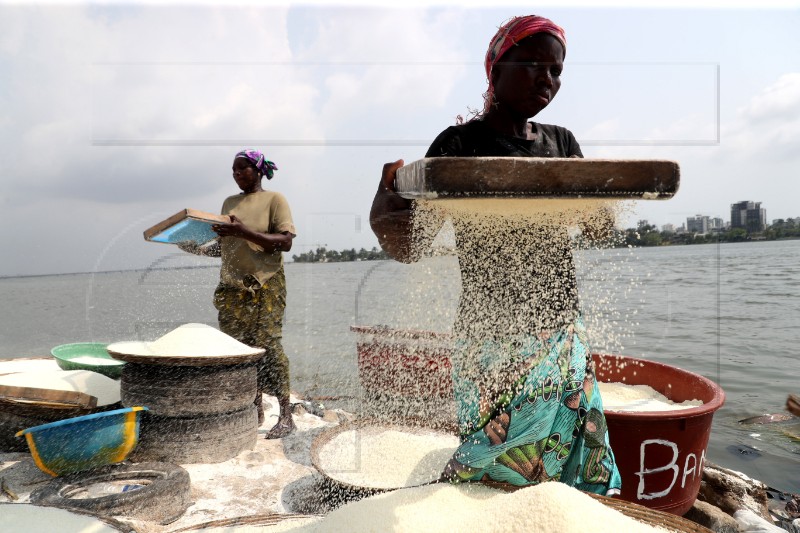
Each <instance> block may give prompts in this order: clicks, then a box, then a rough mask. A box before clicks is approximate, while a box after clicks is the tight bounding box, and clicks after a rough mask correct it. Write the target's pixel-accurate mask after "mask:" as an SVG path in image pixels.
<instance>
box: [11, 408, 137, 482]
mask: <svg viewBox="0 0 800 533" xmlns="http://www.w3.org/2000/svg"><path fill="white" fill-rule="evenodd" d="M146 410H148V409H147V407H126V408H125V409H116V410H114V411H105V412H102V413H94V414H91V415H84V416H78V417H75V418H67V419H65V420H59V421H57V422H50V423H49V424H42V425H41V426H34V427H32V428H28V429H23V430H22V431H20V432H18V433H17V437H22V436H24V437H25V440H26V441H27V442H28V448H30V450H31V455H32V456H33V460H34V462H35V463H36V466H38V467H39V469H41V470H42V471H43V472H46V473H48V474H50V475H51V476H62V475H65V474H71V473H73V472H80V471H81V470H88V469H90V468H97V467H99V466H104V465H109V464H113V463H119V462H120V461H124V460H125V458H127V457H128V455H129V454H130V453H131V451H132V450H133V448H134V447H135V446H136V443H137V442H138V441H139V413H141V412H142V411H146Z"/></svg>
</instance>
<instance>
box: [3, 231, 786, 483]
mask: <svg viewBox="0 0 800 533" xmlns="http://www.w3.org/2000/svg"><path fill="white" fill-rule="evenodd" d="M217 261H218V260H213V259H206V258H197V257H194V256H189V255H188V254H182V253H179V252H176V251H175V249H174V248H172V247H169V246H165V247H164V255H163V257H162V258H160V259H159V261H157V262H156V263H155V264H153V266H152V268H149V269H145V270H136V271H124V272H99V271H98V272H94V273H85V274H66V275H54V276H36V277H18V278H4V279H0V299H2V302H3V305H2V309H0V324H2V326H1V327H0V359H10V358H19V357H42V356H47V355H48V354H49V352H50V349H51V348H52V347H53V346H56V345H58V344H62V343H69V342H116V341H123V340H155V339H156V338H158V337H159V336H161V335H163V334H164V333H166V332H168V331H170V330H172V329H174V328H175V327H177V326H179V325H181V324H185V323H188V322H202V323H206V324H210V325H214V326H216V312H215V310H214V308H213V306H212V305H211V293H212V291H213V289H214V287H215V285H216V282H217V278H218V272H219V270H218V262H217ZM577 262H578V268H579V283H580V294H581V301H582V307H583V310H584V314H585V317H586V322H587V326H588V327H589V333H590V339H591V341H592V344H593V349H594V351H597V352H605V353H620V354H623V355H628V356H633V357H642V358H645V359H651V360H654V361H661V362H664V363H667V364H670V365H673V366H678V367H681V368H684V369H686V370H689V371H692V372H695V373H698V374H701V375H703V376H705V377H708V378H710V379H711V380H713V381H715V382H717V383H719V384H720V385H721V386H722V388H723V389H724V390H725V393H726V395H727V400H726V404H725V406H724V407H723V408H722V409H720V410H719V411H718V412H717V413H716V414H715V416H714V425H713V428H712V434H711V442H710V444H709V450H708V459H709V460H711V461H713V462H715V463H717V464H720V465H722V466H725V467H728V468H732V469H734V470H738V471H741V472H744V473H746V474H748V475H749V476H751V477H754V478H756V479H759V480H761V481H764V482H765V483H767V484H768V485H770V486H773V487H775V488H777V489H781V490H785V491H790V492H794V493H798V492H800V440H798V439H799V438H800V423H798V422H783V423H774V424H767V425H753V424H746V425H743V424H739V420H742V419H746V418H749V417H753V416H757V415H762V414H767V413H784V412H785V411H784V405H785V403H786V398H787V395H788V394H789V393H800V361H798V348H799V347H800V327H798V317H800V241H779V242H752V243H738V244H719V245H717V244H709V245H697V246H675V247H660V248H642V249H635V250H629V249H613V250H603V251H596V250H593V251H583V252H580V253H579V254H578V256H577ZM98 269H102V264H100V265H98ZM286 275H287V283H288V286H289V295H288V305H287V313H286V320H285V325H284V347H285V349H286V352H287V355H288V356H289V359H290V361H291V372H292V388H293V389H294V390H296V391H298V392H301V393H305V394H309V395H314V396H332V395H339V396H343V397H347V398H351V400H350V402H351V404H350V405H349V406H345V407H350V408H357V405H355V406H354V405H353V403H352V402H358V401H359V400H358V398H359V389H358V377H357V353H356V334H355V333H353V332H351V331H350V326H352V325H388V326H391V327H399V328H417V329H425V330H434V331H447V330H448V329H449V326H450V324H451V323H452V320H453V317H454V313H455V308H456V305H457V299H458V293H459V278H458V265H457V260H456V259H455V258H454V257H447V256H444V257H433V258H428V259H425V260H423V261H422V262H420V263H418V264H415V265H403V264H400V263H396V262H393V261H371V262H354V263H326V264H296V263H289V264H287V265H286ZM617 453H621V452H620V451H617Z"/></svg>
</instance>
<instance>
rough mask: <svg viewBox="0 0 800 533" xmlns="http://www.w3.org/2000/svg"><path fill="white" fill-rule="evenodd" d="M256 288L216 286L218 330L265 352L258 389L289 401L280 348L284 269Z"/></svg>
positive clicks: (285, 360) (285, 365) (286, 371)
mask: <svg viewBox="0 0 800 533" xmlns="http://www.w3.org/2000/svg"><path fill="white" fill-rule="evenodd" d="M253 281H255V280H253ZM253 285H254V287H253V288H250V289H243V288H239V287H231V286H229V285H223V284H222V283H220V284H219V285H218V286H217V288H216V290H215V291H214V307H216V309H217V311H218V312H219V314H218V320H219V329H220V330H222V331H223V332H224V333H227V334H228V335H230V336H231V337H233V338H235V339H236V340H238V341H239V342H243V343H244V344H247V345H248V346H253V347H256V348H264V350H265V352H264V357H262V358H261V359H260V360H259V363H258V388H259V390H260V391H262V392H265V393H267V394H269V395H270V396H275V397H278V398H288V397H289V359H288V358H287V357H286V354H285V353H284V351H283V345H282V344H281V337H282V335H283V331H282V330H283V316H284V311H285V309H286V277H285V276H284V273H283V269H280V270H279V271H278V272H276V273H275V275H274V276H272V277H271V278H270V279H268V280H267V281H266V283H264V285H263V286H261V287H258V284H257V282H254V283H253Z"/></svg>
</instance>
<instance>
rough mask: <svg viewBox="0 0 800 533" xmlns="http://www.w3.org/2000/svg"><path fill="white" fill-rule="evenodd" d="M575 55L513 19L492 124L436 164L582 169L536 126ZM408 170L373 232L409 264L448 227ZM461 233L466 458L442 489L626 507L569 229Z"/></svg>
mask: <svg viewBox="0 0 800 533" xmlns="http://www.w3.org/2000/svg"><path fill="white" fill-rule="evenodd" d="M565 54H566V39H565V37H564V31H563V30H562V29H561V28H560V27H559V26H557V25H556V24H554V23H553V22H552V21H550V20H548V19H546V18H544V17H538V16H525V17H516V18H513V19H511V20H510V21H509V22H507V23H506V24H505V25H503V26H502V27H501V28H500V29H499V31H498V32H497V34H496V35H495V36H494V38H493V39H492V40H491V42H490V45H489V49H488V51H487V53H486V58H485V68H486V74H487V77H488V80H489V89H488V91H487V92H486V94H485V95H484V98H485V106H484V108H483V111H482V112H481V113H479V114H478V115H477V116H476V117H475V118H473V119H471V120H470V121H468V122H466V123H464V124H459V125H456V126H451V127H449V128H447V129H445V130H444V131H443V132H442V133H441V134H440V135H439V136H438V137H437V138H436V139H435V140H434V142H433V144H432V145H431V146H430V148H429V149H428V152H427V154H426V157H490V156H491V157H498V156H499V157H504V156H505V157H583V155H582V153H581V150H580V146H579V145H578V142H577V141H576V140H575V137H574V136H573V135H572V133H571V132H570V131H569V130H567V129H565V128H562V127H559V126H553V125H548V124H539V123H536V122H529V121H528V119H529V118H530V117H533V116H535V115H536V114H537V113H539V112H540V111H541V110H542V109H544V108H545V107H546V106H547V105H548V104H549V103H550V101H551V100H552V99H553V97H555V95H556V93H557V92H558V90H559V87H560V85H561V80H560V76H561V71H562V69H563V65H564V57H565ZM402 165H403V161H402V160H400V161H396V162H394V163H387V164H386V165H384V168H383V174H382V176H381V182H380V185H379V187H378V191H377V192H376V194H375V198H374V201H373V205H372V210H371V212H370V223H371V226H372V229H373V231H374V232H375V234H376V236H377V237H378V240H379V242H380V244H381V246H382V247H383V249H384V250H386V251H387V252H388V253H389V254H390V255H391V256H392V257H393V258H395V259H397V260H399V261H403V262H412V261H416V260H417V259H418V258H419V257H420V255H421V253H422V252H424V251H425V250H426V248H427V247H429V246H430V242H431V240H432V237H433V236H434V235H435V234H436V232H438V229H439V228H440V227H441V224H442V221H441V219H437V216H436V214H435V211H432V212H425V209H424V208H423V207H422V206H421V205H417V203H416V202H413V201H409V200H406V199H404V198H402V197H401V196H399V195H398V194H397V193H396V192H395V191H394V178H395V173H396V171H397V169H398V168H400V167H401V166H402ZM423 213H424V214H423ZM612 221H613V217H612V216H611V215H610V214H609V213H608V212H605V211H602V210H600V211H598V212H596V213H594V214H593V215H592V217H591V218H587V220H586V221H585V222H584V224H583V230H584V232H585V233H586V234H589V235H590V236H595V237H598V236H602V233H603V231H604V230H607V229H608V227H609V225H610V223H611V222H612ZM453 226H454V229H455V234H456V248H457V252H458V259H459V267H460V270H461V280H462V294H461V299H460V302H459V308H458V316H457V319H456V322H455V324H454V327H453V332H454V335H455V337H456V339H457V340H456V344H455V346H454V351H453V379H454V390H455V395H456V402H457V409H458V422H459V429H460V432H461V445H460V446H459V448H458V449H457V450H456V452H455V454H454V455H453V458H452V459H451V460H450V461H449V463H448V464H447V465H446V467H445V468H444V472H443V477H444V478H446V479H449V480H451V481H454V482H459V481H482V482H489V483H498V484H511V485H516V486H520V485H527V484H534V483H538V482H542V481H548V480H558V481H562V482H564V483H567V484H569V485H572V486H574V487H576V488H579V489H581V490H586V491H591V492H595V493H599V494H606V495H615V494H618V493H619V488H620V486H621V479H620V475H619V471H618V469H617V467H616V464H615V462H614V455H613V453H612V451H611V448H610V446H609V444H608V433H607V428H606V423H605V417H604V415H603V406H602V400H601V398H600V392H599V389H598V386H597V383H596V382H595V379H594V374H593V372H592V369H591V367H590V364H589V362H590V349H589V344H588V341H587V336H586V330H585V328H584V325H583V321H582V319H581V313H580V308H579V305H578V294H577V285H576V280H575V266H574V262H573V257H572V250H571V244H570V239H569V235H568V233H567V228H566V227H565V226H555V227H554V226H553V225H551V224H544V223H541V224H540V223H536V222H531V221H530V220H520V219H515V218H514V217H502V216H496V217H469V216H463V217H462V216H453Z"/></svg>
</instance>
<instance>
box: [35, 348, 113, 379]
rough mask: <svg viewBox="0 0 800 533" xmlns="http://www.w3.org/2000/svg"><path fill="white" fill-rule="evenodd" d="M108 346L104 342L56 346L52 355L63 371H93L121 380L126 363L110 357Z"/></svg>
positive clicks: (51, 351)
mask: <svg viewBox="0 0 800 533" xmlns="http://www.w3.org/2000/svg"><path fill="white" fill-rule="evenodd" d="M106 346H108V344H106V343H102V342H75V343H72V344H61V345H60V346H56V347H55V348H53V349H52V350H50V353H51V354H52V355H53V357H55V358H56V363H57V364H58V366H59V367H60V368H61V369H62V370H91V371H92V372H97V373H98V374H103V375H104V376H108V377H110V378H112V379H119V378H120V376H121V375H122V367H123V366H124V365H125V362H124V361H118V360H116V359H114V358H113V357H111V356H110V355H108V351H106ZM92 359H95V361H94V362H93V361H92Z"/></svg>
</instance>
